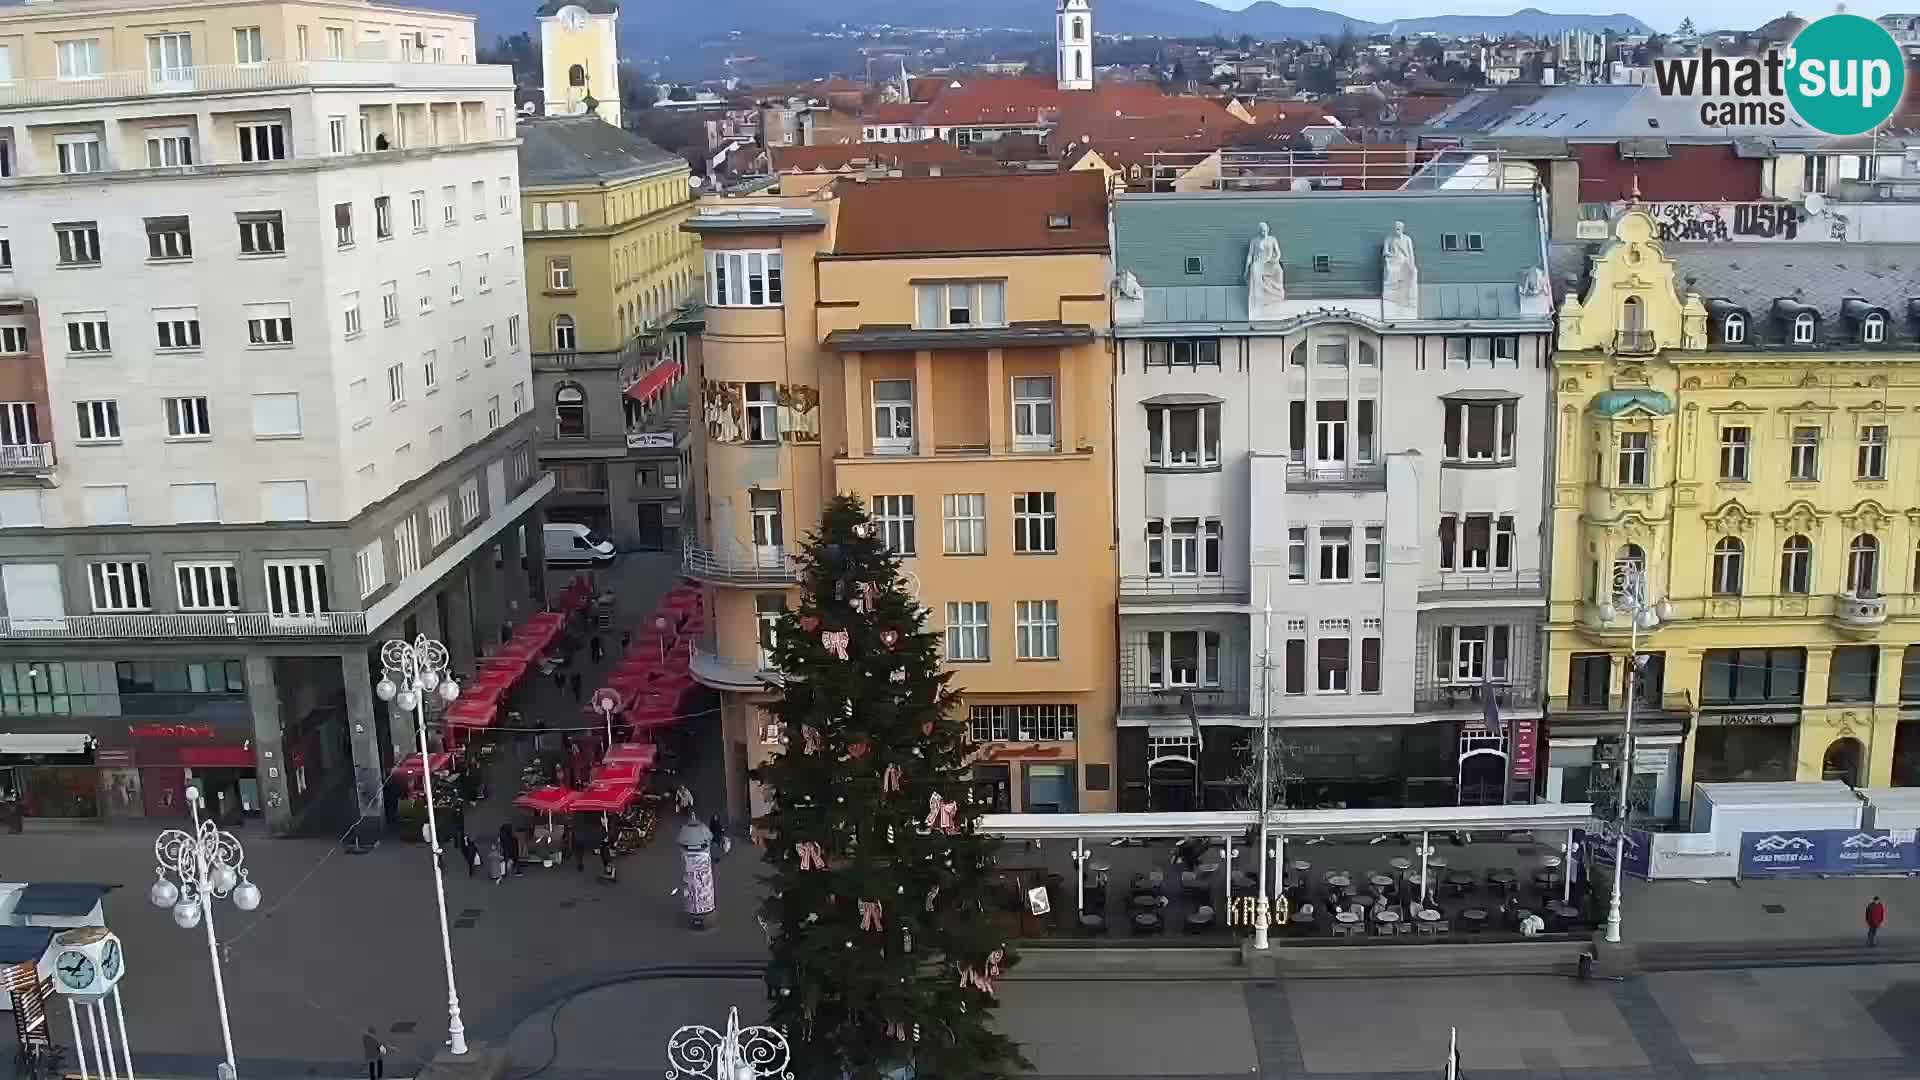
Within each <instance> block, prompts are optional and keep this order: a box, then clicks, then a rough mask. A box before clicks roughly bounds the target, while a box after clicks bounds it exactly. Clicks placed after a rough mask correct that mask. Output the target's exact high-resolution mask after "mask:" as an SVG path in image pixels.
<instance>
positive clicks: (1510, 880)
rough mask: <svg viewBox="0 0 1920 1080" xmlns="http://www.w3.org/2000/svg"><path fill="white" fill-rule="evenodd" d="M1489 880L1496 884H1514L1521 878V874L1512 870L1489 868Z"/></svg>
mask: <svg viewBox="0 0 1920 1080" xmlns="http://www.w3.org/2000/svg"><path fill="white" fill-rule="evenodd" d="M1487 880H1488V881H1489V882H1491V883H1493V884H1495V885H1512V884H1514V883H1516V882H1518V881H1519V880H1520V875H1518V874H1516V873H1514V872H1513V871H1511V870H1489V871H1487Z"/></svg>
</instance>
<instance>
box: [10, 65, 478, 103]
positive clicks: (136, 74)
mask: <svg viewBox="0 0 1920 1080" xmlns="http://www.w3.org/2000/svg"><path fill="white" fill-rule="evenodd" d="M368 84H373V85H389V86H397V87H419V88H422V89H427V88H438V87H450V86H451V87H463V88H468V89H496V90H510V89H512V88H513V72H512V71H511V70H509V69H508V68H507V67H506V66H505V65H497V64H420V63H411V62H407V61H400V60H391V59H372V60H269V61H265V62H263V63H258V64H199V65H195V66H191V67H154V68H143V69H139V70H134V71H106V72H101V73H100V74H98V75H92V76H86V77H82V78H66V79H62V78H44V77H43V78H34V79H14V80H13V81H11V82H0V109H9V108H19V107H22V106H30V105H70V104H78V103H82V102H89V101H113V100H117V99H122V98H141V97H168V96H173V95H184V94H229V93H242V92H247V91H260V90H295V89H301V88H304V87H309V86H327V85H338V86H360V85H368Z"/></svg>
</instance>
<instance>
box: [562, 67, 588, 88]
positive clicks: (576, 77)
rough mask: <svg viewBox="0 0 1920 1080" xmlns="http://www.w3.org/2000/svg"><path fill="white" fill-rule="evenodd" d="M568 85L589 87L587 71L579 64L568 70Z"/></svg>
mask: <svg viewBox="0 0 1920 1080" xmlns="http://www.w3.org/2000/svg"><path fill="white" fill-rule="evenodd" d="M567 85H568V86H585V85H587V69H586V68H584V67H582V66H581V65H579V64H575V65H573V66H572V67H570V68H568V69H567Z"/></svg>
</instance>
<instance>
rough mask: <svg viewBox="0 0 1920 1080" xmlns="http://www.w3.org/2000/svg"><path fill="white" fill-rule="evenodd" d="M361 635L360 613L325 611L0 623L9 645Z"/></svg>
mask: <svg viewBox="0 0 1920 1080" xmlns="http://www.w3.org/2000/svg"><path fill="white" fill-rule="evenodd" d="M367 632H368V631H367V613H366V612H364V611H329V612H324V613H322V614H319V615H312V616H298V617H296V616H286V615H274V614H271V613H269V612H265V611H227V612H180V613H175V614H172V615H159V614H125V615H67V616H64V617H48V618H0V638H11V639H15V640H24V639H31V640H47V641H51V640H60V641H83V640H151V639H165V638H195V639H208V638H226V639H234V638H329V637H342V638H344V637H360V636H364V635H365V634H366V633H367Z"/></svg>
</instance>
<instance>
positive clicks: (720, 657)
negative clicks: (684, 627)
mask: <svg viewBox="0 0 1920 1080" xmlns="http://www.w3.org/2000/svg"><path fill="white" fill-rule="evenodd" d="M772 662H773V661H772V659H771V658H770V657H768V656H765V655H761V654H756V655H754V656H751V657H744V656H732V655H728V654H726V653H722V652H719V651H717V650H716V649H715V648H714V647H713V643H712V642H710V641H702V642H696V643H695V644H694V646H693V650H692V656H691V657H690V658H689V662H688V671H690V672H691V673H692V675H693V677H694V678H695V679H697V680H699V681H700V682H701V683H702V684H703V685H706V686H711V687H714V688H715V689H719V690H744V689H751V688H754V687H760V686H778V685H780V683H781V681H782V680H783V678H784V677H783V676H782V675H781V674H780V672H778V671H775V670H773V668H772V667H771V666H770V665H771V664H772Z"/></svg>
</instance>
